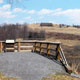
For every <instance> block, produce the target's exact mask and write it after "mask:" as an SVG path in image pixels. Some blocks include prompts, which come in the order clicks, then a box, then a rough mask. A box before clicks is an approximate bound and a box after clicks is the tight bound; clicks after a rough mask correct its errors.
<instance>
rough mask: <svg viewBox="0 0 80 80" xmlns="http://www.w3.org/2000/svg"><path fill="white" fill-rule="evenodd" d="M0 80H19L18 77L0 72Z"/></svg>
mask: <svg viewBox="0 0 80 80" xmlns="http://www.w3.org/2000/svg"><path fill="white" fill-rule="evenodd" d="M0 80H18V79H17V78H13V77H8V76H5V75H3V74H2V73H0Z"/></svg>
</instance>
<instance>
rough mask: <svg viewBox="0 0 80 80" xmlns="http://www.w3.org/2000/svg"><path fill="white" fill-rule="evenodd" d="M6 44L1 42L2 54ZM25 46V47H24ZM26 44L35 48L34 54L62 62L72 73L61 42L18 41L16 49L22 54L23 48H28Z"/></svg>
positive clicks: (0, 49)
mask: <svg viewBox="0 0 80 80" xmlns="http://www.w3.org/2000/svg"><path fill="white" fill-rule="evenodd" d="M4 44H5V42H4V41H3V42H0V52H2V51H4V49H3V47H4ZM22 44H23V46H22ZM25 44H31V45H32V47H33V48H31V49H32V52H36V53H39V54H41V55H46V56H47V57H48V56H51V57H53V58H54V59H55V60H57V61H60V62H61V63H62V64H63V66H64V67H65V69H66V71H67V72H68V73H71V72H72V70H71V69H70V67H69V65H68V63H67V60H66V58H65V56H64V53H63V50H62V48H61V43H60V42H45V41H16V42H15V49H16V50H17V51H18V52H20V51H21V48H22V47H23V48H25V47H26V48H27V46H26V45H25ZM29 47H31V46H29Z"/></svg>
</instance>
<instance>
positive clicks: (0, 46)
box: [0, 42, 3, 52]
mask: <svg viewBox="0 0 80 80" xmlns="http://www.w3.org/2000/svg"><path fill="white" fill-rule="evenodd" d="M2 47H3V44H2V42H0V52H2Z"/></svg>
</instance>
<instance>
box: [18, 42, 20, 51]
mask: <svg viewBox="0 0 80 80" xmlns="http://www.w3.org/2000/svg"><path fill="white" fill-rule="evenodd" d="M18 52H20V42H18Z"/></svg>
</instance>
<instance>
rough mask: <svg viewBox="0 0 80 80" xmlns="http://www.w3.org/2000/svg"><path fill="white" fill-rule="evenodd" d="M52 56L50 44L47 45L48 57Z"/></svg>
mask: <svg viewBox="0 0 80 80" xmlns="http://www.w3.org/2000/svg"><path fill="white" fill-rule="evenodd" d="M49 54H50V44H47V55H49Z"/></svg>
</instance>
